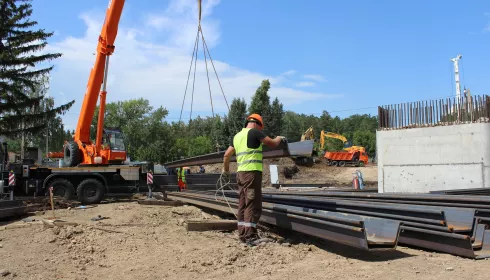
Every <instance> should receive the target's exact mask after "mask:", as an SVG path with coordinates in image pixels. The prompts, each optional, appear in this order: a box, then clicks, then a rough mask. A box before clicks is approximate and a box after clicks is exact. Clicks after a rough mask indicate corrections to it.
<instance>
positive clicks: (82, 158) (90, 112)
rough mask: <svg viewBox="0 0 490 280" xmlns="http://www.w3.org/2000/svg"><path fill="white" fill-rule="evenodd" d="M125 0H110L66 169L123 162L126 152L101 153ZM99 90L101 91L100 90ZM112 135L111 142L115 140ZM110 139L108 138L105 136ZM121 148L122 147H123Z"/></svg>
mask: <svg viewBox="0 0 490 280" xmlns="http://www.w3.org/2000/svg"><path fill="white" fill-rule="evenodd" d="M124 2H125V0H109V6H108V7H107V11H106V16H105V21H104V25H103V26H102V30H101V33H100V36H99V42H98V45H97V53H96V59H95V63H94V66H93V67H92V70H91V71H90V76H89V79H88V83H87V88H86V92H85V97H84V100H83V104H82V107H81V109H80V116H79V118H78V124H77V128H76V130H75V136H74V139H73V140H74V142H69V143H67V145H65V149H64V155H65V157H64V158H65V163H66V164H67V165H69V166H75V165H78V164H79V163H83V164H105V163H108V162H109V161H110V160H111V159H114V158H117V159H118V160H122V161H124V160H125V159H126V152H125V151H120V152H118V153H116V154H117V155H112V156H111V153H110V150H109V151H108V152H107V151H101V147H102V138H103V134H104V113H105V100H106V95H107V91H106V86H107V73H108V69H109V57H110V56H111V55H112V53H113V52H114V49H115V46H114V41H115V40H116V36H117V31H118V26H119V20H120V18H121V14H122V11H123V7H124ZM101 87H102V90H101ZM99 96H100V104H99V118H98V122H97V138H96V143H95V145H94V144H93V143H92V142H91V140H90V126H91V124H92V119H93V117H94V111H95V108H96V105H97V100H98V97H99ZM116 137H117V136H113V138H112V139H107V140H111V141H112V142H114V141H117V139H114V138H116ZM107 138H110V137H107ZM119 146H121V145H119ZM122 146H123V145H122Z"/></svg>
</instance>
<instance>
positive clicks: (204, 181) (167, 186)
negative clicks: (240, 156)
mask: <svg viewBox="0 0 490 280" xmlns="http://www.w3.org/2000/svg"><path fill="white" fill-rule="evenodd" d="M220 176H221V174H219V173H205V174H189V175H187V176H186V185H187V189H188V190H196V191H204V190H216V189H217V182H218V181H219V178H220ZM153 183H154V185H155V190H154V191H176V190H178V185H177V175H158V174H157V175H154V176H153ZM236 185H237V182H236V173H232V174H231V176H230V185H229V186H230V187H236Z"/></svg>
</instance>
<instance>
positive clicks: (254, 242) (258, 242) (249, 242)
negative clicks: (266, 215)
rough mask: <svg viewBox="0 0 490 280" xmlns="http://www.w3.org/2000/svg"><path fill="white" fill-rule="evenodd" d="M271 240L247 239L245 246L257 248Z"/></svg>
mask: <svg viewBox="0 0 490 280" xmlns="http://www.w3.org/2000/svg"><path fill="white" fill-rule="evenodd" d="M271 241H272V240H271V239H269V238H259V237H254V238H250V239H247V242H246V243H247V245H248V246H250V247H254V246H259V245H262V244H265V243H268V242H271Z"/></svg>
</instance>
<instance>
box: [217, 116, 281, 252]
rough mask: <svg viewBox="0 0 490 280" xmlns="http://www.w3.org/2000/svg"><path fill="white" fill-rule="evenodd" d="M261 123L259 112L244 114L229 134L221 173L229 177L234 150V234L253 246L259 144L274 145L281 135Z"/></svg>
mask: <svg viewBox="0 0 490 280" xmlns="http://www.w3.org/2000/svg"><path fill="white" fill-rule="evenodd" d="M263 129H264V123H263V121H262V117H261V116H260V115H259V114H252V115H250V116H249V117H247V119H246V121H245V127H244V128H243V129H242V130H241V131H240V132H238V133H237V134H236V135H235V136H234V137H233V143H232V144H231V145H230V146H229V147H228V149H227V150H226V152H225V155H224V158H223V176H224V177H225V178H230V158H231V156H233V154H235V153H236V159H237V166H238V170H237V183H238V191H239V203H238V214H237V219H238V234H239V239H240V241H242V242H244V243H247V244H248V245H251V246H255V245H257V244H259V243H260V242H261V240H260V239H259V236H258V233H257V223H258V222H259V219H260V216H261V214H262V146H263V144H265V145H267V146H269V147H271V148H275V147H277V146H278V145H279V144H280V143H281V141H285V138H284V137H282V136H278V137H276V138H274V139H271V138H270V137H268V136H266V135H265V133H264V132H263V131H262V130H263Z"/></svg>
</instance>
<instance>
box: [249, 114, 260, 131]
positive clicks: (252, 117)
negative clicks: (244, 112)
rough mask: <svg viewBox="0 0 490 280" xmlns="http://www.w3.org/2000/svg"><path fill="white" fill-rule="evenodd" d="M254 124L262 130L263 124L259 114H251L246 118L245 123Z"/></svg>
mask: <svg viewBox="0 0 490 280" xmlns="http://www.w3.org/2000/svg"><path fill="white" fill-rule="evenodd" d="M248 122H254V123H257V124H258V125H259V126H260V129H264V122H263V121H262V117H261V116H260V115H259V114H251V115H250V116H248V117H247V123H248Z"/></svg>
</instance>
